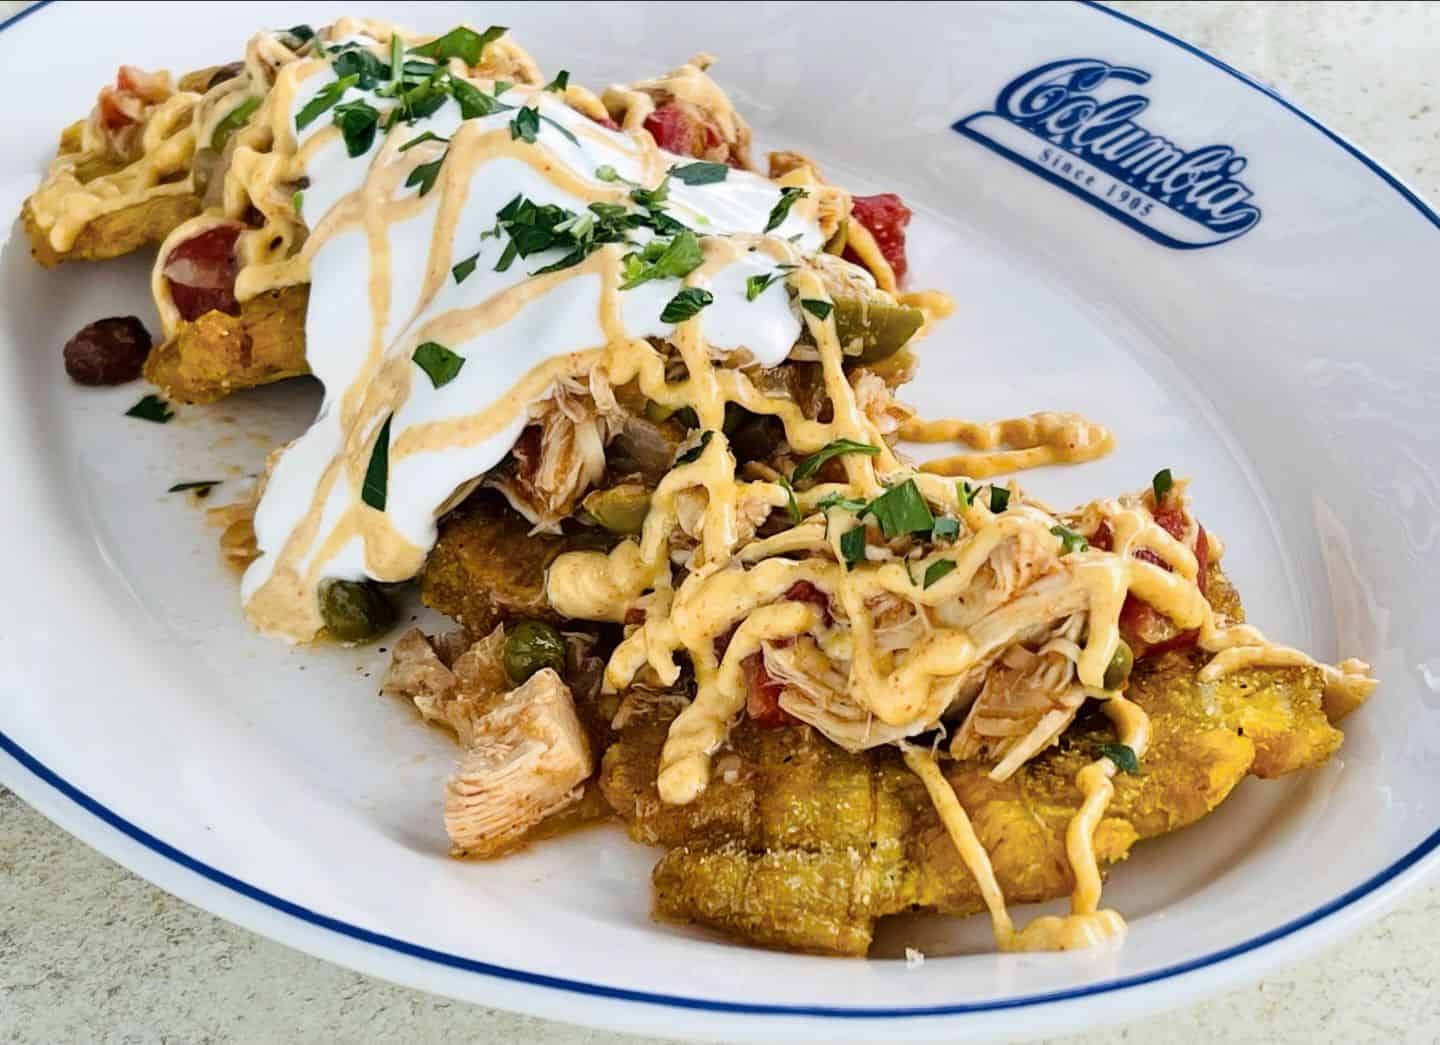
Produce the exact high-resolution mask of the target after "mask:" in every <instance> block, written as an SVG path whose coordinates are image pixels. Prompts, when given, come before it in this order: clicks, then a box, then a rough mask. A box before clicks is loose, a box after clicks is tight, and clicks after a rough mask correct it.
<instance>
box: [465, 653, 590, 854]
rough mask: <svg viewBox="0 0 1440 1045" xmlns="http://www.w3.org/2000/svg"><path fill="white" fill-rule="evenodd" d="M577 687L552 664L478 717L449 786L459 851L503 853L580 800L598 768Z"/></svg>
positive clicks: (468, 852)
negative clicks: (580, 711)
mask: <svg viewBox="0 0 1440 1045" xmlns="http://www.w3.org/2000/svg"><path fill="white" fill-rule="evenodd" d="M594 768H595V764H594V761H593V759H592V758H591V754H590V743H589V740H588V738H587V737H586V735H585V730H584V728H583V727H582V726H581V724H580V720H579V718H578V717H577V716H576V714H575V703H574V700H573V699H572V697H571V695H570V690H569V689H568V688H567V687H566V685H565V683H563V682H561V681H560V676H559V675H557V674H556V673H555V672H554V671H553V670H551V669H550V668H545V669H544V670H542V671H537V672H536V673H535V674H534V675H532V676H530V679H529V681H527V682H526V683H525V684H524V685H523V686H521V687H520V688H518V689H515V690H512V691H511V692H509V693H507V694H505V696H504V698H503V699H502V700H501V701H500V702H499V704H498V705H497V706H496V707H495V708H494V709H493V710H492V711H490V712H489V713H488V714H486V715H485V716H484V717H483V718H482V719H480V720H479V721H478V722H477V723H476V728H475V733H474V736H473V737H472V739H471V741H470V743H469V744H468V745H467V750H466V752H465V757H464V759H463V760H462V761H461V763H460V766H459V768H458V769H457V770H456V771H455V773H454V775H452V776H451V777H450V780H449V782H448V783H447V784H446V787H445V830H446V831H447V832H448V833H449V835H450V841H451V842H452V843H453V844H454V846H455V850H456V852H457V853H459V854H464V855H470V856H487V857H488V856H498V855H499V854H501V853H503V852H505V851H507V850H509V849H511V848H513V847H514V846H516V845H517V844H519V843H520V842H521V841H523V840H524V837H525V835H526V833H527V832H528V831H529V830H530V829H531V828H533V827H534V826H535V825H536V824H538V823H540V822H541V821H542V820H544V819H545V818H546V817H549V816H552V815H553V814H555V813H558V812H560V811H561V810H563V809H565V808H567V807H569V806H570V805H573V804H574V803H575V802H577V801H579V800H580V797H581V795H582V793H583V791H584V786H583V785H584V783H585V781H586V779H588V778H589V776H590V774H591V772H592V771H593V770H594Z"/></svg>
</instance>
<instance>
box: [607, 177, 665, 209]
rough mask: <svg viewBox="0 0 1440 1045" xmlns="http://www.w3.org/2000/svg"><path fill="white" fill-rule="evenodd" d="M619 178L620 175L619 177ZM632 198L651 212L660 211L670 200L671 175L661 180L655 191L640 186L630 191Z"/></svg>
mask: <svg viewBox="0 0 1440 1045" xmlns="http://www.w3.org/2000/svg"><path fill="white" fill-rule="evenodd" d="M617 177H618V175H617ZM630 198H631V199H632V200H634V201H635V202H636V203H638V204H639V205H640V206H642V207H644V208H645V209H646V210H649V211H656V210H660V209H661V208H663V207H664V206H665V203H666V201H667V200H669V199H670V175H668V174H667V175H665V177H663V178H661V179H660V184H659V185H657V186H655V187H654V188H653V189H645V188H641V187H640V186H638V185H637V186H635V188H633V189H631V190H630Z"/></svg>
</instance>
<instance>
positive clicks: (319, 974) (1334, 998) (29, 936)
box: [0, 2, 1440, 1045]
mask: <svg viewBox="0 0 1440 1045" xmlns="http://www.w3.org/2000/svg"><path fill="white" fill-rule="evenodd" d="M19 6H21V5H19V4H11V3H0V14H7V13H8V12H9V11H10V10H14V9H16V8H18V7H19ZM1116 6H1117V7H1119V8H1121V9H1122V10H1124V11H1126V12H1128V13H1130V14H1133V15H1135V16H1137V17H1139V18H1141V19H1144V20H1146V21H1148V22H1150V23H1152V24H1154V25H1158V26H1160V27H1162V28H1164V29H1166V30H1169V31H1170V32H1173V33H1175V34H1176V35H1178V36H1180V37H1181V38H1183V39H1186V40H1189V41H1190V42H1192V43H1194V44H1196V45H1198V46H1199V47H1201V48H1203V49H1205V50H1207V51H1209V52H1211V53H1212V54H1215V55H1218V56H1219V57H1221V58H1223V59H1225V60H1226V61H1228V62H1229V63H1230V64H1232V65H1234V66H1237V67H1238V68H1240V69H1242V70H1244V71H1245V72H1247V73H1249V74H1250V75H1252V76H1254V77H1255V78H1257V79H1259V80H1261V81H1263V82H1264V83H1266V84H1269V85H1272V86H1274V87H1275V88H1277V89H1278V90H1279V91H1280V92H1281V93H1282V94H1284V95H1285V96H1286V97H1288V98H1290V99H1291V100H1293V101H1294V102H1296V103H1298V104H1299V105H1300V106H1302V107H1303V108H1305V109H1307V110H1308V111H1309V112H1311V113H1312V114H1314V115H1315V116H1317V117H1318V118H1319V119H1320V120H1322V121H1323V122H1325V123H1327V124H1328V125H1329V126H1330V127H1332V128H1334V129H1335V130H1337V131H1338V132H1340V133H1341V134H1343V135H1345V136H1346V137H1348V138H1349V139H1350V140H1351V141H1354V142H1356V143H1357V144H1358V145H1359V146H1360V147H1361V148H1363V149H1365V150H1366V151H1367V152H1369V153H1371V154H1372V155H1374V156H1376V157H1378V158H1379V159H1380V160H1381V161H1383V162H1384V163H1386V164H1387V165H1388V166H1389V167H1390V168H1391V169H1392V170H1394V171H1396V172H1397V173H1398V174H1399V175H1400V176H1401V177H1402V178H1405V179H1406V180H1408V181H1409V182H1410V184H1411V185H1413V186H1414V187H1415V188H1416V189H1418V190H1419V191H1420V193H1421V194H1422V195H1424V196H1426V197H1427V198H1429V199H1431V200H1440V85H1437V82H1436V77H1437V76H1440V69H1437V63H1436V61H1435V56H1436V55H1440V4H1437V3H1336V2H1326V3H1298V2H1290V3H1218V2H1217V3H1204V4H1200V3H1121V4H1117V5H1116ZM398 1039H403V1040H406V1041H410V1042H447V1043H448V1042H475V1041H504V1042H542V1041H543V1042H551V1043H555V1045H579V1043H581V1042H585V1043H602V1042H603V1043H616V1045H619V1043H622V1042H637V1043H638V1042H641V1041H642V1039H637V1038H629V1037H624V1036H620V1035H614V1034H607V1033H603V1032H598V1031H590V1030H583V1029H578V1028H575V1027H571V1026H568V1025H565V1024H560V1023H551V1022H547V1021H544V1020H538V1019H530V1018H527V1017H522V1016H515V1015H511V1014H509V1013H505V1012H498V1011H493V1010H488V1009H483V1008H479V1007H476V1006H471V1005H466V1004H463V1003H460V1002H452V1001H447V1000H445V999H443V998H436V997H431V996H429V995H426V994H422V993H419V992H417V991H412V990H408V989H405V988H401V987H396V986H392V985H390V984H388V983H384V982H382V981H380V980H376V979H372V978H370V977H367V976H362V975H360V974H358V973H353V972H349V971H346V970H344V969H341V968H338V967H336V966H333V965H328V964H326V963H324V962H321V961H319V960H317V959H314V958H310V957H308V956H306V955H303V954H300V953H299V952H296V951H292V950H290V949H288V948H286V947H283V946H281V945H280V944H277V943H272V942H270V941H268V940H265V939H262V938H260V937H258V936H255V935H252V934H251V933H249V932H247V931H245V930H243V929H239V928H236V927H235V926H233V925H230V924H228V923H226V922H223V921H220V920H219V919H216V918H214V917H212V916H210V915H208V914H205V913H203V912H201V911H199V910H197V909H195V908H193V907H190V906H188V905H186V904H184V903H182V902H181V901H179V900H176V899H174V898H173V897H171V896H169V895H168V894H166V893H164V892H161V891H160V890H159V889H156V888H155V887H153V886H151V885H149V884H148V883H146V882H144V881H142V880H140V879H139V878H136V877H135V876H134V875H132V874H130V873H129V872H127V871H124V870H122V869H121V868H119V867H118V866H116V865H115V864H112V863H110V862H109V861H108V860H106V859H105V858H103V857H101V856H99V855H98V854H96V853H95V852H93V851H92V850H90V849H88V848H86V847H85V846H84V845H82V844H80V843H79V842H77V841H75V840H73V839H72V838H70V837H69V836H68V835H66V834H64V833H63V832H61V831H60V830H59V829H57V828H55V827H54V826H52V825H51V824H50V823H49V822H48V821H46V820H44V819H42V818H41V817H40V816H39V815H38V814H36V813H35V812H33V811H31V810H30V809H29V808H28V807H27V806H25V805H23V804H22V803H21V802H20V801H19V800H18V799H17V798H16V797H15V796H14V795H12V794H9V793H8V792H6V791H4V789H3V788H0V1041H9V1042H24V1043H52V1042H71V1041H87V1042H88V1041H113V1042H152V1041H153V1042H160V1041H167V1042H188V1043H197V1045H198V1043H209V1042H281V1041H304V1042H312V1041H313V1042H372V1041H376V1042H378V1041H389V1040H398ZM1117 1039H1119V1040H1134V1041H1143V1042H1145V1043H1146V1045H1165V1043H1170V1042H1193V1041H1202V1040H1214V1041H1226V1042H1260V1041H1264V1042H1296V1043H1299V1042H1305V1043H1314V1042H1362V1041H1381V1040H1384V1041H1386V1042H1433V1041H1436V1040H1440V884H1431V885H1429V886H1427V887H1422V888H1420V889H1417V890H1415V891H1414V892H1412V893H1411V894H1410V895H1409V896H1407V897H1406V899H1405V900H1404V902H1403V903H1402V904H1401V905H1400V906H1399V907H1398V908H1397V909H1396V910H1395V911H1393V912H1392V913H1391V914H1390V915H1389V916H1388V917H1385V918H1382V919H1380V920H1379V921H1378V922H1376V923H1375V924H1374V925H1373V926H1371V927H1369V928H1368V929H1366V930H1365V931H1363V932H1361V933H1359V934H1358V935H1356V936H1354V937H1353V938H1351V939H1350V940H1348V941H1347V942H1345V943H1342V944H1340V945H1338V946H1336V947H1334V948H1332V949H1331V950H1329V951H1328V952H1326V953H1323V954H1321V955H1320V956H1318V957H1315V958H1313V959H1311V960H1309V961H1307V962H1305V963H1303V964H1300V965H1297V966H1295V967H1293V968H1290V969H1288V970H1285V971H1283V972H1280V973H1278V974H1276V975H1273V976H1270V977H1268V978H1266V979H1265V980H1263V981H1261V982H1259V983H1256V984H1255V985H1253V986H1250V987H1246V988H1243V989H1240V990H1236V991H1234V992H1232V993H1230V994H1226V995H1223V996H1221V997H1218V998H1215V999H1213V1000H1210V1001H1207V1002H1204V1003H1202V1004H1199V1005H1195V1006H1193V1007H1191V1008H1189V1009H1186V1010H1182V1011H1179V1012H1175V1013H1171V1014H1167V1015H1162V1016H1157V1017H1154V1018H1151V1019H1147V1020H1142V1021H1140V1022H1137V1023H1132V1024H1128V1025H1123V1026H1120V1027H1115V1028H1111V1029H1105V1030H1100V1031H1096V1032H1092V1033H1090V1034H1086V1035H1081V1036H1078V1037H1071V1038H1065V1039H1060V1040H1063V1041H1064V1042H1066V1043H1067V1045H1082V1043H1083V1045H1112V1043H1113V1042H1115V1041H1116V1040H1117Z"/></svg>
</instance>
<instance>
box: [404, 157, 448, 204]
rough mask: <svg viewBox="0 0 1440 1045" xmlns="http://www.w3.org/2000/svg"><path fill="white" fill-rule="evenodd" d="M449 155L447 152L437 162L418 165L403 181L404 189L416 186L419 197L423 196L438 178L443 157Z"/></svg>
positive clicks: (443, 160)
mask: <svg viewBox="0 0 1440 1045" xmlns="http://www.w3.org/2000/svg"><path fill="white" fill-rule="evenodd" d="M449 155H450V153H449V151H448V150H447V151H446V152H445V155H444V156H441V157H440V158H439V159H438V160H431V161H430V162H429V163H422V164H420V166H418V167H416V168H415V169H414V170H413V171H411V172H410V175H409V177H407V178H406V179H405V187H406V188H407V189H408V188H410V186H412V185H418V186H420V195H421V196H424V195H425V194H426V193H427V192H429V191H430V190H431V189H433V188H434V187H435V179H436V178H438V177H439V176H440V167H441V165H442V164H444V162H445V156H449Z"/></svg>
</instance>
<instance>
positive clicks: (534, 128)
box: [510, 105, 540, 144]
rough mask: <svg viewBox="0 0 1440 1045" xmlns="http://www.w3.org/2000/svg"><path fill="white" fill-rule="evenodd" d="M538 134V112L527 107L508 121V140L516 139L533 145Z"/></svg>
mask: <svg viewBox="0 0 1440 1045" xmlns="http://www.w3.org/2000/svg"><path fill="white" fill-rule="evenodd" d="M539 133H540V110H539V109H532V108H531V107H529V106H528V105H527V106H525V107H524V108H523V109H521V110H520V111H519V112H517V113H516V114H515V116H514V117H513V118H512V119H511V120H510V138H511V140H512V141H513V140H515V139H517V138H519V139H521V140H523V141H527V142H530V143H532V144H533V143H534V141H535V136H536V135H538V134H539Z"/></svg>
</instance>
